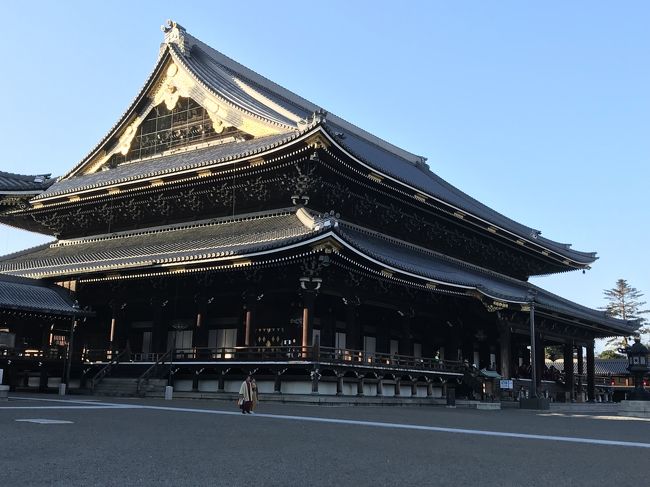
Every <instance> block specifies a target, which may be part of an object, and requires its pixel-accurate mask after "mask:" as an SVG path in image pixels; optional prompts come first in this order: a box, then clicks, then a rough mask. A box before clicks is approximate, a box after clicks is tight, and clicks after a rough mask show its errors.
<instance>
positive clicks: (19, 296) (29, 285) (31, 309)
mask: <svg viewBox="0 0 650 487" xmlns="http://www.w3.org/2000/svg"><path fill="white" fill-rule="evenodd" d="M0 311H5V312H6V311H15V312H28V313H38V314H44V315H53V316H70V317H73V316H84V315H87V314H88V313H87V312H86V311H83V310H80V309H79V307H78V306H77V305H76V304H75V303H74V302H73V301H72V299H71V298H70V296H68V295H67V294H66V291H65V290H64V289H63V288H62V287H60V286H57V285H54V284H50V283H48V282H45V281H40V280H36V279H29V278H26V277H17V276H8V275H0Z"/></svg>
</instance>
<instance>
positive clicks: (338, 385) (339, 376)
mask: <svg viewBox="0 0 650 487" xmlns="http://www.w3.org/2000/svg"><path fill="white" fill-rule="evenodd" d="M336 395H337V396H342V395H343V374H342V373H337V374H336Z"/></svg>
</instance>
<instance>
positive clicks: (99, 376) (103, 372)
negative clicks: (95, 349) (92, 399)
mask: <svg viewBox="0 0 650 487" xmlns="http://www.w3.org/2000/svg"><path fill="white" fill-rule="evenodd" d="M129 353H130V352H129V349H128V348H126V349H124V350H122V351H121V352H120V353H118V354H117V357H115V358H114V359H113V360H111V361H110V362H109V363H108V364H106V365H105V366H104V367H102V368H101V369H100V370H99V372H97V373H96V374H95V375H94V376H93V378H92V379H90V390H91V391H94V390H95V386H96V385H97V384H98V383H100V382H101V381H102V379H103V378H104V377H106V375H107V374H108V373H109V372H110V371H111V370H112V369H113V367H115V366H116V365H117V364H119V363H120V360H121V359H122V358H124V356H126V355H128V354H129Z"/></svg>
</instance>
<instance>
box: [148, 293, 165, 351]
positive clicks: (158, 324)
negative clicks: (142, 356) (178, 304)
mask: <svg viewBox="0 0 650 487" xmlns="http://www.w3.org/2000/svg"><path fill="white" fill-rule="evenodd" d="M167 304H168V301H167V300H161V299H159V298H153V299H152V300H151V318H152V320H151V321H152V322H153V323H152V328H151V331H152V333H151V335H152V336H151V352H153V353H159V352H162V351H164V350H165V348H166V346H165V341H166V339H167V337H166V336H165V335H166V330H165V326H164V324H165V318H164V311H165V309H166V307H167Z"/></svg>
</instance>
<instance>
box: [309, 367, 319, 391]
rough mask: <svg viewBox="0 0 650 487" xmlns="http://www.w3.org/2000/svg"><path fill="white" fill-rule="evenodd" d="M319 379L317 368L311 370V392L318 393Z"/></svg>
mask: <svg viewBox="0 0 650 487" xmlns="http://www.w3.org/2000/svg"><path fill="white" fill-rule="evenodd" d="M319 380H320V372H319V370H318V369H314V370H312V371H311V393H312V394H318V381H319Z"/></svg>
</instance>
